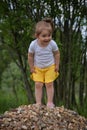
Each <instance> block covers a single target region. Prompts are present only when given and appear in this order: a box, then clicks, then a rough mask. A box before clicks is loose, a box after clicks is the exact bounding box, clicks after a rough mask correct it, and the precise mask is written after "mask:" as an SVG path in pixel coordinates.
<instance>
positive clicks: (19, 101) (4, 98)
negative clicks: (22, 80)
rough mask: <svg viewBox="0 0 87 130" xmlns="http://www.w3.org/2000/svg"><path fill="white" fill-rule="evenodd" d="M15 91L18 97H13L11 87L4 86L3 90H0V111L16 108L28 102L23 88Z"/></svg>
mask: <svg viewBox="0 0 87 130" xmlns="http://www.w3.org/2000/svg"><path fill="white" fill-rule="evenodd" d="M16 91H17V95H18V97H15V95H14V93H13V92H12V90H11V88H10V89H6V88H4V90H0V113H3V112H5V111H7V110H10V109H12V108H16V107H18V106H19V105H23V104H28V101H27V96H26V93H25V91H24V90H23V88H20V89H19V90H16Z"/></svg>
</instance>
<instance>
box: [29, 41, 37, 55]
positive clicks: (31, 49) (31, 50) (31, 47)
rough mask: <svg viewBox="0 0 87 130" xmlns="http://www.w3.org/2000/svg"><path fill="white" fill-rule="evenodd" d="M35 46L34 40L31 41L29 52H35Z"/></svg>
mask: <svg viewBox="0 0 87 130" xmlns="http://www.w3.org/2000/svg"><path fill="white" fill-rule="evenodd" d="M34 48H35V46H34V42H31V43H30V46H29V48H28V52H30V53H34Z"/></svg>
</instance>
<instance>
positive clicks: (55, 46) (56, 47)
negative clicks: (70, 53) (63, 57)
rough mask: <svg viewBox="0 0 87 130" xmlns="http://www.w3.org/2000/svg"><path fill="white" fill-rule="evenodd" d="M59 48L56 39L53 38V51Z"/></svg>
mask: <svg viewBox="0 0 87 130" xmlns="http://www.w3.org/2000/svg"><path fill="white" fill-rule="evenodd" d="M57 50H59V48H58V46H57V43H56V42H55V41H54V40H52V51H57Z"/></svg>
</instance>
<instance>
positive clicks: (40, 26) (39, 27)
mask: <svg viewBox="0 0 87 130" xmlns="http://www.w3.org/2000/svg"><path fill="white" fill-rule="evenodd" d="M44 29H47V30H48V31H49V32H50V33H52V32H53V22H52V20H51V19H50V18H45V19H43V20H41V21H39V22H38V23H37V24H36V28H35V36H38V35H39V34H40V33H41V32H42V31H43V30H44Z"/></svg>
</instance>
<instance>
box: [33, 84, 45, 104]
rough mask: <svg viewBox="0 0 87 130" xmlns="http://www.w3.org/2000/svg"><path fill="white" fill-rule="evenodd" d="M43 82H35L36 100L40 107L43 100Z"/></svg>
mask: <svg viewBox="0 0 87 130" xmlns="http://www.w3.org/2000/svg"><path fill="white" fill-rule="evenodd" d="M42 87H43V83H42V82H35V98H36V104H37V105H40V104H41V100H42Z"/></svg>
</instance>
